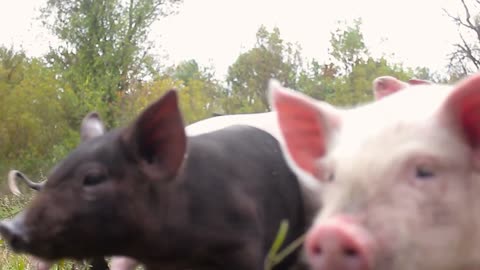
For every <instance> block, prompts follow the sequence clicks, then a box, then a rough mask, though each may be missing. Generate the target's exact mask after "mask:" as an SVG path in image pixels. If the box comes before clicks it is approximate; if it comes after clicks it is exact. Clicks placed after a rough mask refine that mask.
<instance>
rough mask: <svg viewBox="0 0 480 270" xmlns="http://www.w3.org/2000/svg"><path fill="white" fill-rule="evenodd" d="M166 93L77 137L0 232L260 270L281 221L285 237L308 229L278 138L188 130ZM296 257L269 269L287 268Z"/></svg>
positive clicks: (63, 254)
mask: <svg viewBox="0 0 480 270" xmlns="http://www.w3.org/2000/svg"><path fill="white" fill-rule="evenodd" d="M177 102H178V101H177V94H176V92H175V91H173V90H171V91H169V92H167V93H166V94H165V95H164V96H163V97H162V98H161V99H160V100H158V101H157V102H155V103H154V104H152V105H151V106H150V107H148V108H147V109H146V110H145V111H144V112H143V113H142V114H141V115H140V116H139V117H138V118H137V119H136V120H135V121H134V122H133V123H132V124H131V125H130V126H128V127H125V128H120V129H116V130H113V131H110V132H107V133H104V132H103V128H102V126H103V125H102V123H101V121H100V120H99V118H98V117H96V115H95V114H90V115H89V116H87V117H86V118H85V119H84V122H83V125H82V130H81V135H82V140H83V142H82V143H81V144H80V145H79V146H78V147H77V148H76V149H75V150H74V151H73V152H72V153H70V155H69V156H68V157H67V158H66V159H65V160H63V161H62V162H61V163H60V164H58V165H57V166H56V167H55V168H54V169H53V170H52V172H51V173H50V175H49V177H48V179H49V180H48V181H47V182H46V183H45V185H44V187H43V188H42V189H41V191H39V193H38V194H37V195H36V196H35V198H34V199H33V200H32V202H31V204H30V205H29V206H28V207H27V208H26V209H25V210H24V211H23V212H21V213H20V214H18V215H17V216H16V217H14V218H13V219H12V220H7V221H3V222H2V223H0V233H1V234H2V236H3V237H4V238H5V239H6V240H7V242H8V243H9V245H10V246H11V247H12V248H13V249H14V250H15V251H17V252H24V253H30V254H32V255H35V256H37V257H40V258H44V259H47V260H56V259H60V258H74V259H83V258H91V257H100V256H110V255H122V256H128V257H132V258H135V259H136V260H138V261H140V262H141V263H143V264H144V265H145V266H146V268H147V269H161V268H163V267H166V268H169V267H178V268H186V267H194V268H196V269H204V268H208V269H232V270H234V269H239V270H246V269H262V268H263V263H264V258H265V255H266V254H267V252H268V249H269V248H270V246H271V244H272V242H273V240H274V238H275V236H276V233H277V230H278V228H279V225H280V222H281V221H282V220H284V219H286V220H288V221H289V224H290V229H289V232H288V235H287V237H286V241H285V243H290V242H291V241H293V240H294V239H296V238H298V237H300V236H301V235H302V234H303V232H304V230H305V229H306V220H305V217H306V215H305V213H304V204H303V201H302V195H301V191H300V187H299V183H298V182H297V179H296V177H295V176H294V174H293V173H292V172H291V171H290V169H289V168H288V166H287V165H286V163H285V161H284V159H283V157H282V155H281V152H280V147H279V145H278V142H277V140H276V139H274V138H273V137H272V136H271V135H269V134H268V133H266V132H264V131H261V130H259V129H256V128H253V127H248V126H233V127H229V128H226V129H222V130H219V131H215V132H211V133H207V134H203V135H199V136H194V137H189V138H188V141H187V137H186V136H185V130H184V125H183V121H182V117H181V113H180V111H179V108H178V103H177ZM296 256H297V254H296V253H294V254H292V255H291V256H289V257H287V258H286V259H285V260H284V261H283V262H282V263H281V264H279V265H277V268H275V269H288V267H290V266H291V265H292V264H293V263H294V262H295V261H296Z"/></svg>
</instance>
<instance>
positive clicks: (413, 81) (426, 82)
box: [408, 78, 433, 85]
mask: <svg viewBox="0 0 480 270" xmlns="http://www.w3.org/2000/svg"><path fill="white" fill-rule="evenodd" d="M408 84H410V85H417V84H433V83H432V82H431V81H427V80H421V79H415V78H414V79H410V80H408Z"/></svg>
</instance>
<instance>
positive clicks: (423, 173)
mask: <svg viewBox="0 0 480 270" xmlns="http://www.w3.org/2000/svg"><path fill="white" fill-rule="evenodd" d="M434 176H435V173H434V172H433V170H431V169H429V168H425V167H422V166H417V167H416V177H417V178H418V179H421V180H426V179H429V178H432V177H434Z"/></svg>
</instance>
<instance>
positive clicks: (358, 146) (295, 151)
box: [270, 73, 480, 270]
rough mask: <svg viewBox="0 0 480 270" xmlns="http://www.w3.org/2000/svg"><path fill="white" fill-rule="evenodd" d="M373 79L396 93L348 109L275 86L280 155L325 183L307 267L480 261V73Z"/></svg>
mask: <svg viewBox="0 0 480 270" xmlns="http://www.w3.org/2000/svg"><path fill="white" fill-rule="evenodd" d="M377 82H380V83H378V84H376V85H377V88H378V89H382V90H386V91H383V92H382V93H387V92H388V93H390V94H392V93H395V92H399V93H397V94H395V95H391V97H389V98H382V97H385V95H383V96H382V95H381V94H380V95H379V97H380V100H378V101H377V102H372V103H370V104H367V105H364V106H360V107H356V108H352V109H339V108H335V107H333V106H331V105H329V104H327V103H325V102H320V101H315V100H313V99H311V98H309V97H307V96H305V95H302V94H299V93H298V92H294V91H290V90H287V89H283V88H282V87H281V86H278V85H277V86H276V87H274V88H271V91H270V93H271V102H272V106H273V108H274V109H275V110H276V111H277V115H278V123H279V127H280V130H281V134H282V139H283V142H284V143H283V144H282V150H283V154H284V157H285V158H286V160H287V161H288V164H289V166H290V167H291V168H292V170H293V171H294V172H295V173H297V175H298V176H299V177H300V178H303V180H305V179H309V181H314V182H316V183H317V184H318V185H320V186H321V191H322V193H321V200H322V202H323V204H322V211H321V212H320V213H319V215H318V216H317V218H316V220H315V222H314V224H313V226H312V227H311V229H310V230H309V232H308V234H307V238H306V242H305V251H306V256H307V261H308V263H309V264H310V267H311V269H313V270H327V269H340V270H342V269H346V270H403V269H409V270H458V269H462V270H476V269H480V255H479V253H478V250H480V233H479V231H478V228H479V225H480V216H479V215H478V213H479V212H480V198H479V197H478V193H479V192H480V158H479V157H480V113H479V112H480V91H479V89H480V73H478V74H475V75H473V76H471V77H469V78H467V79H465V80H463V81H461V82H460V83H458V84H456V85H454V86H446V85H435V84H431V83H428V82H425V81H418V80H411V81H410V82H409V83H408V84H410V86H408V85H405V84H407V83H404V84H402V83H399V81H398V80H396V79H395V78H392V77H389V78H385V77H384V78H380V79H379V80H377ZM412 85H415V86H412ZM392 89H393V91H390V90H392ZM402 89H404V90H407V91H399V90H402ZM410 89H411V90H414V91H408V90H410ZM417 90H418V91H417Z"/></svg>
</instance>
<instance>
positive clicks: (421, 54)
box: [0, 0, 461, 77]
mask: <svg viewBox="0 0 480 270" xmlns="http://www.w3.org/2000/svg"><path fill="white" fill-rule="evenodd" d="M0 1H1V2H3V4H2V8H1V9H0V25H1V27H0V44H4V45H7V46H10V45H11V44H13V45H14V46H15V47H17V48H20V46H22V48H23V49H25V50H26V51H27V53H28V54H29V55H32V56H40V55H42V54H43V53H45V52H46V51H47V49H48V45H49V44H50V43H52V40H53V39H52V37H51V36H50V35H49V34H48V32H47V31H46V30H44V29H43V28H42V27H41V25H40V23H38V21H36V20H35V17H36V16H38V15H39V12H38V9H39V7H41V6H42V5H44V3H45V0H15V1H9V0H0ZM460 7H461V6H460V1H459V0H398V1H393V0H362V1H360V0H329V1H326V0H323V1H322V0H201V1H200V0H184V3H183V4H182V5H181V6H180V9H179V12H178V14H177V15H174V16H171V17H168V18H164V19H162V21H160V22H159V23H156V24H155V25H154V27H153V29H152V32H151V38H152V39H153V40H154V41H155V43H156V45H157V48H156V49H155V50H156V52H157V53H159V54H162V53H167V54H168V55H169V61H171V62H172V63H173V62H179V61H181V60H186V59H196V60H197V61H198V62H199V63H200V64H204V65H207V64H212V65H213V66H214V67H215V69H216V71H217V75H219V76H220V77H222V76H223V75H224V74H225V73H226V71H227V68H228V66H229V65H230V64H232V63H233V62H234V61H235V59H236V58H237V57H238V55H239V54H240V53H241V52H244V51H246V50H248V49H249V48H251V47H252V46H253V45H254V43H255V33H256V31H257V30H258V28H259V26H260V25H261V24H263V25H265V26H267V27H268V28H269V29H271V27H273V26H278V27H279V29H280V32H281V36H282V38H284V39H285V40H287V41H290V42H298V43H299V44H300V45H301V47H302V49H303V55H304V56H306V57H308V58H316V59H318V60H319V61H321V62H322V61H325V60H326V57H327V48H328V46H329V38H330V32H331V31H332V30H334V29H335V28H336V21H338V20H344V19H347V20H351V19H353V18H357V17H362V19H363V33H364V36H365V41H366V44H367V46H368V47H369V49H370V51H371V52H372V53H373V54H374V55H376V56H378V55H382V54H386V55H391V54H395V60H397V61H401V62H403V63H405V64H406V65H408V66H427V67H430V68H432V69H434V70H442V68H444V66H445V65H446V63H447V60H446V55H447V54H448V52H449V51H451V49H452V46H451V44H452V43H453V42H455V41H456V40H458V33H457V28H456V26H455V25H454V24H453V23H452V22H451V20H450V19H449V18H448V17H447V16H445V14H444V12H443V11H442V8H447V9H448V10H451V11H452V12H453V13H455V12H459V11H461V9H460Z"/></svg>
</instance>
